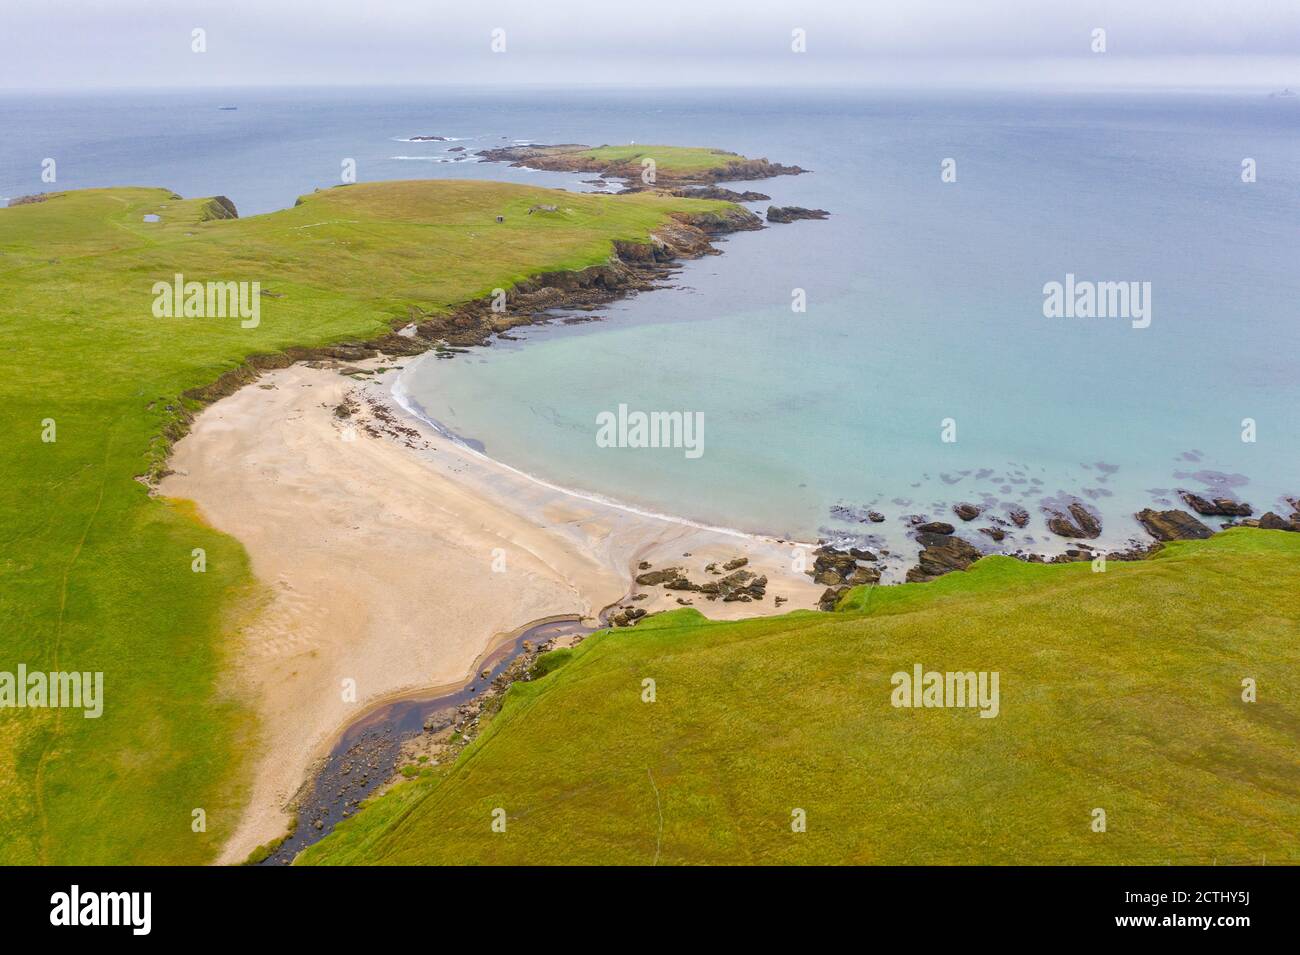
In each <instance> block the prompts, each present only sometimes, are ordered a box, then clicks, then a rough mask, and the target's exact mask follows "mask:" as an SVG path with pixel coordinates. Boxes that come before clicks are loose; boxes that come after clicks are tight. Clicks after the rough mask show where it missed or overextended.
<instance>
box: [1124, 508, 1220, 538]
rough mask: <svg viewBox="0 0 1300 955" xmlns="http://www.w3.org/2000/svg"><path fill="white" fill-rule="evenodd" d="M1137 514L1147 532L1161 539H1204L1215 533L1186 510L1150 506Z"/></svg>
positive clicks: (1139, 521)
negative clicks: (1160, 509) (1158, 509)
mask: <svg viewBox="0 0 1300 955" xmlns="http://www.w3.org/2000/svg"><path fill="white" fill-rule="evenodd" d="M1135 516H1136V517H1137V519H1138V523H1140V524H1141V525H1142V526H1143V527H1145V528H1146V529H1147V533H1149V534H1150V535H1151V536H1152V537H1154V538H1155V539H1156V540H1159V541H1181V540H1204V539H1205V538H1207V537H1210V536H1212V535H1213V534H1214V532H1213V531H1212V530H1210V529H1209V528H1208V527H1206V526H1205V525H1204V524H1202V523H1201V522H1200V521H1198V520H1197V519H1196V518H1194V517H1192V515H1190V514H1188V513H1187V512H1186V511H1155V510H1152V509H1151V508H1149V507H1148V508H1146V509H1144V510H1141V511H1138V512H1137V514H1136V515H1135Z"/></svg>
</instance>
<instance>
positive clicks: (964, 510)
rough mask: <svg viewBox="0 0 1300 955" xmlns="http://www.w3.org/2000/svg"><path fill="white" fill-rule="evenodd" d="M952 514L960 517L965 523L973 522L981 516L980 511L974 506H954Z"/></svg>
mask: <svg viewBox="0 0 1300 955" xmlns="http://www.w3.org/2000/svg"><path fill="white" fill-rule="evenodd" d="M952 512H953V513H954V514H956V515H957V516H958V517H960V518H961V519H962V520H963V521H973V520H975V518H977V517H979V516H980V509H979V508H978V507H976V506H975V505H974V504H965V503H962V504H954V505H953V506H952Z"/></svg>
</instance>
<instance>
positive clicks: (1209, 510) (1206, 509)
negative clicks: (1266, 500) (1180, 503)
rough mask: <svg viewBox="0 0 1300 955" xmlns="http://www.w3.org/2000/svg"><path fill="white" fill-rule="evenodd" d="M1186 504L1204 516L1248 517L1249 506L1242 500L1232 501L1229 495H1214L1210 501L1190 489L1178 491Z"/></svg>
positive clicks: (1249, 512)
mask: <svg viewBox="0 0 1300 955" xmlns="http://www.w3.org/2000/svg"><path fill="white" fill-rule="evenodd" d="M1178 493H1179V494H1180V495H1181V496H1182V499H1183V500H1184V501H1186V502H1187V506H1188V507H1190V508H1191V509H1192V510H1194V511H1195V512H1196V513H1197V514H1202V515H1204V516H1206V517H1218V516H1222V517H1249V516H1250V514H1251V506H1250V505H1249V504H1246V503H1244V502H1242V501H1234V500H1233V499H1232V498H1230V497H1216V498H1215V499H1214V500H1212V501H1207V500H1206V499H1205V498H1203V497H1201V496H1200V495H1199V494H1193V493H1192V492H1191V491H1179V492H1178Z"/></svg>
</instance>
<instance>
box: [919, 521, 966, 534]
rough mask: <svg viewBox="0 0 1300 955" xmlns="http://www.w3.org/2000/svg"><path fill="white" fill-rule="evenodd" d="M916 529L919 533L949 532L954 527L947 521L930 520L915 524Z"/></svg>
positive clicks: (953, 529)
mask: <svg viewBox="0 0 1300 955" xmlns="http://www.w3.org/2000/svg"><path fill="white" fill-rule="evenodd" d="M916 530H917V533H919V534H951V533H952V532H953V531H955V530H956V528H955V527H953V526H952V525H951V524H949V523H948V522H947V521H930V522H929V523H927V524H918V525H916Z"/></svg>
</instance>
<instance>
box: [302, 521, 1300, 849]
mask: <svg viewBox="0 0 1300 955" xmlns="http://www.w3.org/2000/svg"><path fill="white" fill-rule="evenodd" d="M1298 586H1300V535H1295V534H1288V533H1283V532H1279V531H1256V530H1248V529H1240V530H1233V531H1228V532H1225V533H1222V534H1219V535H1217V536H1216V537H1214V538H1212V539H1210V540H1205V541H1189V542H1184V543H1177V544H1171V545H1169V546H1167V547H1166V548H1165V549H1164V550H1163V551H1161V552H1160V553H1158V554H1157V555H1156V556H1154V557H1153V558H1151V559H1148V560H1145V561H1140V562H1135V563H1111V564H1110V565H1109V566H1108V568H1107V570H1106V571H1105V572H1104V573H1094V572H1092V569H1091V566H1090V565H1089V564H1087V563H1082V564H1059V565H1041V564H1028V563H1022V562H1019V561H1016V560H1014V559H1012V558H1007V557H989V558H985V559H984V560H982V561H980V562H979V563H977V564H976V565H974V567H973V568H972V569H971V570H970V571H969V572H966V573H955V574H951V575H948V576H946V577H943V578H941V579H939V580H937V581H935V582H932V583H927V584H907V585H903V586H900V587H888V588H859V589H857V590H855V591H853V592H851V593H850V595H849V597H848V598H847V599H846V600H844V601H843V602H842V603H841V606H840V609H839V611H838V612H836V613H834V614H818V613H811V612H806V611H801V612H797V613H792V614H789V615H787V616H784V617H767V618H760V619H753V620H749V621H745V622H740V623H709V622H707V621H706V620H704V618H702V617H701V616H700V615H699V614H698V613H697V612H695V611H694V610H681V611H676V612H673V613H670V614H665V615H662V616H659V617H651V618H648V619H646V620H644V621H642V622H641V624H639V625H638V626H637V627H636V628H634V629H631V630H618V631H609V632H605V633H603V634H600V635H597V636H595V637H592V638H590V639H588V640H587V641H586V642H584V643H582V644H581V645H580V646H579V647H577V648H576V649H575V650H573V651H559V652H558V655H557V657H556V660H555V661H554V664H553V665H548V666H546V667H543V668H540V669H541V670H542V671H544V675H539V676H538V678H537V679H535V680H533V681H532V682H527V683H516V684H515V685H514V686H513V687H511V689H510V691H509V693H508V694H507V696H506V698H505V702H504V705H503V706H502V708H501V710H500V711H499V713H497V715H495V716H494V717H492V718H491V721H490V722H486V721H485V725H484V726H481V727H480V735H479V736H478V738H477V739H476V740H475V741H474V742H473V743H472V744H470V746H469V747H468V749H466V750H465V752H464V753H463V754H462V755H461V757H460V759H459V760H457V761H456V762H455V764H454V765H452V766H450V767H446V768H445V769H444V771H443V773H442V775H434V776H431V777H429V778H424V779H418V780H415V781H412V782H409V783H404V784H401V785H399V786H398V787H397V788H395V789H394V790H392V791H391V792H390V793H388V794H386V795H384V796H382V797H379V798H378V799H376V800H374V801H372V802H371V803H370V804H368V805H366V806H365V807H363V809H362V810H361V812H360V813H359V814H358V815H356V816H355V817H353V818H352V819H350V820H347V821H345V822H344V823H342V824H341V825H340V826H339V827H338V828H337V829H336V830H335V831H334V833H333V834H331V835H330V836H328V837H327V838H326V839H325V840H323V841H322V842H320V843H318V844H317V845H315V846H313V847H311V848H309V849H308V850H307V851H306V852H305V853H304V854H303V856H302V857H301V858H300V861H302V862H305V863H315V864H346V863H380V864H382V863H389V864H406V863H430V864H444V863H445V864H473V863H628V864H649V863H652V862H658V863H663V864H672V863H746V862H750V863H892V864H911V863H1082V864H1138V863H1148V864H1164V863H1166V862H1173V863H1205V864H1209V863H1211V862H1213V861H1215V860H1217V861H1218V862H1219V863H1229V862H1236V863H1257V862H1259V861H1261V859H1267V861H1268V862H1270V863H1284V862H1296V861H1297V856H1296V848H1295V841H1294V833H1295V832H1296V831H1297V828H1300V764H1298V763H1297V761H1296V759H1295V753H1296V745H1297V739H1298V738H1300V646H1298V645H1297V643H1296V640H1295V634H1296V633H1297V632H1300V604H1297V603H1296V601H1295V598H1294V595H1295V593H1296V589H1297V587H1298ZM546 659H547V658H545V657H543V658H542V660H543V661H545V660H546ZM917 663H919V664H922V665H923V666H924V667H925V669H927V670H938V671H945V670H962V671H997V672H999V674H1000V707H999V713H998V715H997V716H996V717H995V718H989V719H984V718H980V716H979V712H978V711H977V710H975V709H904V708H895V707H893V706H892V705H891V692H892V689H893V687H892V685H891V675H892V674H894V673H896V672H900V671H903V672H910V671H911V670H912V668H913V666H914V664H917ZM1248 677H1249V678H1252V679H1254V680H1255V681H1256V684H1257V686H1258V701H1257V702H1253V703H1247V702H1244V701H1243V699H1242V692H1243V688H1242V680H1243V679H1244V678H1248ZM646 679H652V680H654V681H655V682H654V690H655V702H652V703H649V702H644V701H643V694H644V692H645V690H644V687H645V684H644V682H643V681H644V680H646ZM498 808H500V809H504V810H505V813H506V819H507V826H506V831H505V832H496V831H494V830H493V828H492V826H491V823H492V821H493V815H492V814H493V810H495V809H498ZM795 809H801V810H803V811H804V812H805V813H806V819H807V831H806V832H802V833H796V832H794V831H792V828H791V823H792V818H793V817H792V812H793V811H794V810H795ZM1096 809H1101V810H1104V812H1105V814H1106V829H1105V831H1104V832H1098V831H1094V820H1095V819H1096V818H1097V817H1095V816H1094V810H1096Z"/></svg>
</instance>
